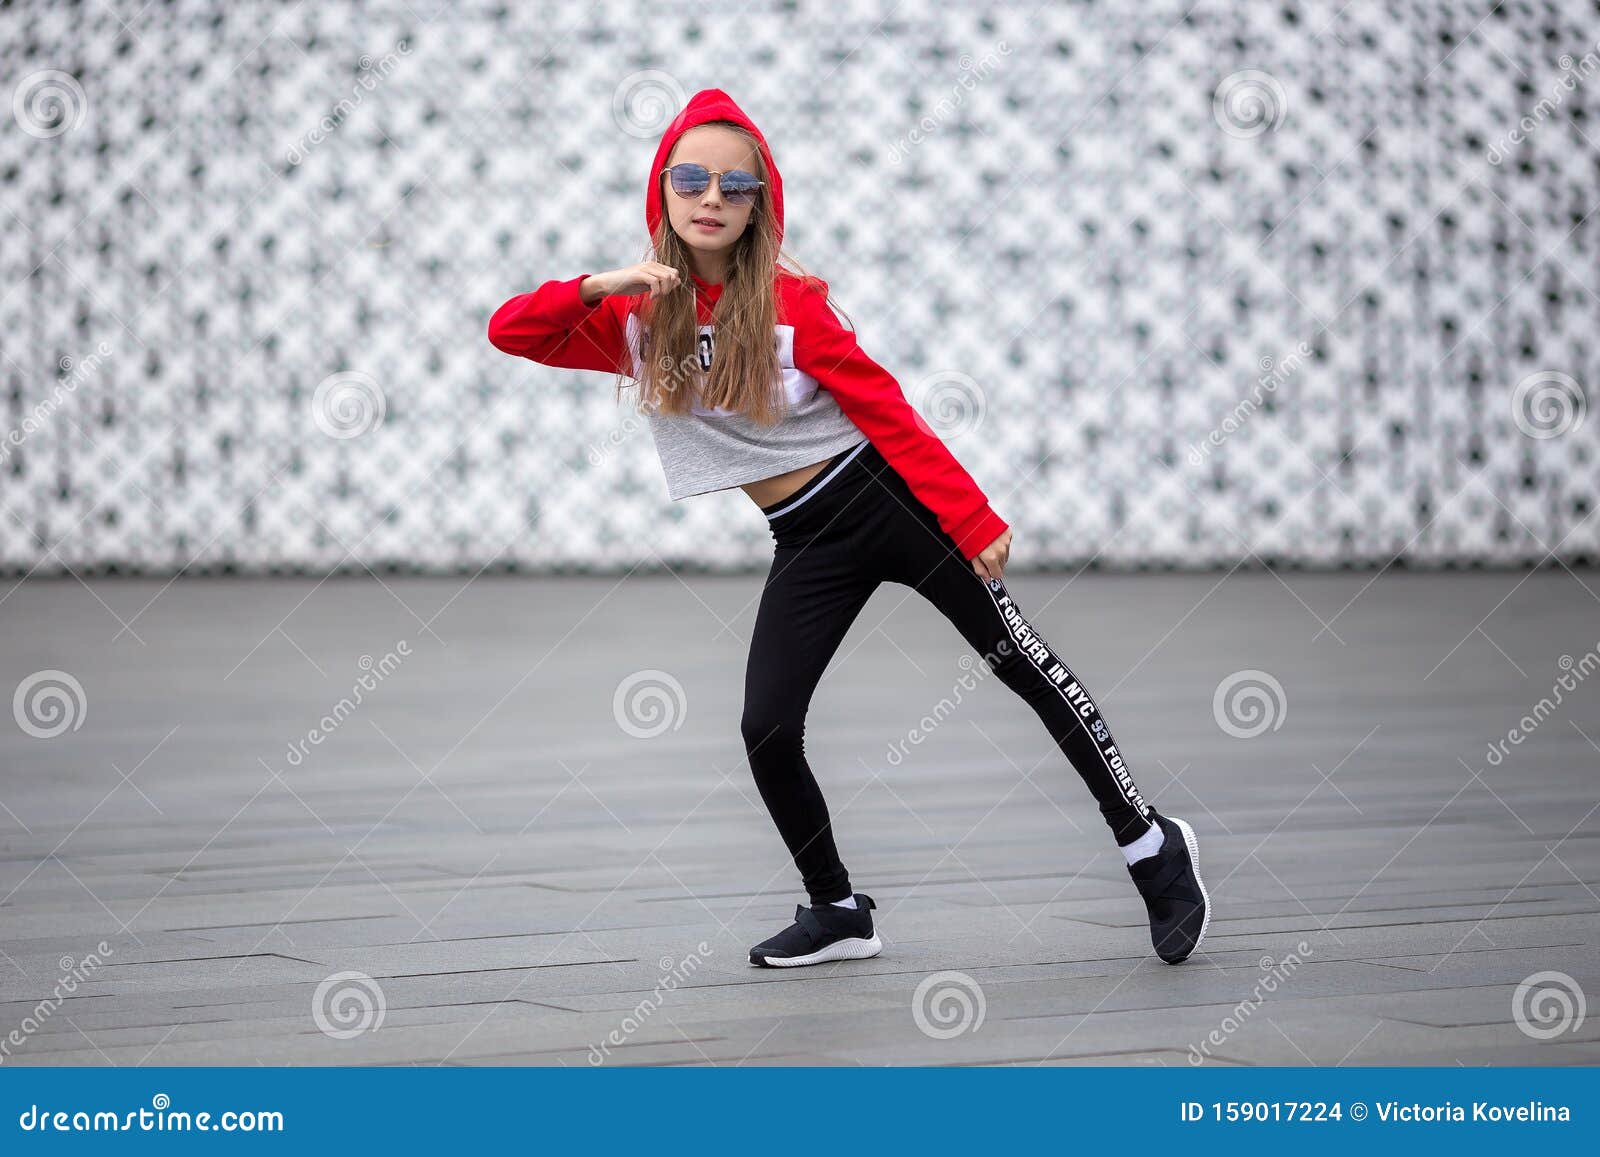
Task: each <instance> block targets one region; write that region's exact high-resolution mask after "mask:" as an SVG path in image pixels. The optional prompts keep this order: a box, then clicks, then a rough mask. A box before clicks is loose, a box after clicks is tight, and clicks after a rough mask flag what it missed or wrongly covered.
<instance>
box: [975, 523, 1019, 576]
mask: <svg viewBox="0 0 1600 1157" xmlns="http://www.w3.org/2000/svg"><path fill="white" fill-rule="evenodd" d="M1010 555H1011V531H1010V529H1009V528H1007V529H1006V530H1003V531H1001V533H1000V537H999V538H997V539H995V540H994V541H993V542H991V543H990V544H989V545H988V546H986V547H984V548H983V549H982V550H981V551H979V552H978V553H977V554H976V555H974V556H973V559H972V569H973V570H975V571H977V572H978V577H979V578H985V579H991V578H1001V577H1003V576H1002V574H1001V572H1002V571H1004V570H1005V568H1006V560H1007V559H1008V558H1009V557H1010Z"/></svg>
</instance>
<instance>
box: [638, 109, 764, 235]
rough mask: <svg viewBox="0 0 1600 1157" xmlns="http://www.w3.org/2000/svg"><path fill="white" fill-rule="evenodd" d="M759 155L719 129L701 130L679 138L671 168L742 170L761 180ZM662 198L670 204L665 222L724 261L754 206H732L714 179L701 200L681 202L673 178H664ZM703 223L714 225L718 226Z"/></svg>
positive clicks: (728, 131)
mask: <svg viewBox="0 0 1600 1157" xmlns="http://www.w3.org/2000/svg"><path fill="white" fill-rule="evenodd" d="M758 156H759V154H758V153H757V152H756V150H755V149H754V148H753V147H752V146H751V144H750V143H749V141H747V140H746V139H745V138H744V137H742V136H740V135H739V134H738V133H736V132H733V131H732V130H731V129H726V128H723V127H722V126H721V125H697V126H696V127H695V128H692V129H690V130H689V131H688V132H686V133H684V134H683V136H681V137H679V138H678V140H677V143H676V144H674V145H673V146H672V153H671V155H669V156H668V157H667V166H668V167H670V166H672V165H677V164H683V163H694V164H698V165H704V166H705V167H706V168H707V169H709V170H712V171H713V172H716V173H729V172H732V171H733V170H734V169H743V170H744V171H745V172H747V173H755V174H756V175H757V176H760V172H761V170H760V169H759V168H758V165H759V163H760V162H759V160H758ZM658 179H659V180H660V182H661V187H662V195H663V196H664V197H665V199H666V202H665V203H666V207H667V220H668V221H669V222H670V223H671V225H672V228H673V231H674V232H675V233H677V235H678V236H679V237H681V238H682V239H683V242H684V244H685V245H687V246H689V248H691V249H694V250H697V251H698V252H699V253H700V254H701V255H704V256H713V255H715V256H723V255H725V253H726V251H727V250H728V249H729V248H730V247H731V246H732V245H733V243H734V242H735V241H737V240H739V236H740V234H742V233H743V232H744V230H745V226H746V225H748V224H749V223H750V214H751V213H753V212H755V204H754V203H753V202H752V203H751V204H749V205H733V204H730V203H729V202H728V201H727V200H726V199H725V198H724V197H723V196H722V185H721V182H720V181H718V180H715V179H713V180H712V182H711V183H710V184H709V185H707V186H706V190H705V192H703V193H701V194H700V195H699V196H698V197H680V196H679V195H678V194H677V193H675V192H673V191H672V181H671V178H669V177H667V176H665V175H661V176H660V177H658ZM702 222H706V223H710V222H716V226H715V227H710V226H709V224H702Z"/></svg>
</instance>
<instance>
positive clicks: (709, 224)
mask: <svg viewBox="0 0 1600 1157" xmlns="http://www.w3.org/2000/svg"><path fill="white" fill-rule="evenodd" d="M694 223H695V224H696V225H698V226H699V227H700V228H702V229H704V230H706V231H708V232H710V231H711V230H715V229H721V228H722V222H720V221H705V220H700V219H696V220H695V222H694Z"/></svg>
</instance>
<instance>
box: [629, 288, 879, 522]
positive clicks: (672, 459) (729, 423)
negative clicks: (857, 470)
mask: <svg viewBox="0 0 1600 1157" xmlns="http://www.w3.org/2000/svg"><path fill="white" fill-rule="evenodd" d="M639 328H640V325H639V320H638V318H636V317H632V316H630V317H629V318H628V344H629V346H630V348H631V349H632V351H633V377H634V378H635V380H637V379H638V377H639V354H638V350H639V337H640V332H639ZM700 332H701V334H703V335H709V334H711V333H712V327H711V326H709V325H702V326H701V327H700ZM777 340H778V364H779V366H780V367H781V368H782V370H781V374H782V383H783V390H784V396H785V397H786V398H787V399H788V403H789V408H788V411H787V412H786V414H785V415H784V417H783V419H782V420H781V421H779V422H778V423H776V424H775V425H771V426H762V425H760V424H759V423H757V422H755V421H754V420H753V419H751V418H748V417H746V416H745V415H743V414H739V413H736V412H733V411H730V410H726V409H723V408H721V407H713V408H703V407H701V406H698V405H696V406H695V407H694V410H693V412H692V413H689V414H665V413H655V412H653V411H651V410H649V409H645V410H643V411H642V412H643V414H644V416H645V419H646V421H647V422H648V423H649V425H650V436H651V438H652V439H654V441H655V446H656V454H657V455H658V456H659V457H660V459H661V469H662V472H663V473H664V474H665V475H666V478H667V495H668V496H669V497H670V498H673V499H678V498H688V497H689V496H690V495H693V494H704V493H706V492H707V491H711V490H724V489H726V488H728V487H730V486H740V485H743V484H744V483H746V482H756V481H759V480H760V479H762V478H771V477H772V476H773V475H775V474H782V473H784V472H785V471H789V470H797V469H799V468H800V467H801V466H809V465H811V464H812V463H813V462H822V461H825V460H826V459H828V458H831V457H833V455H835V454H837V453H838V452H839V451H841V450H848V449H849V448H850V447H852V446H854V445H856V444H857V443H858V442H861V441H863V440H864V439H865V438H866V435H865V434H863V433H862V432H861V429H860V427H858V426H857V425H856V424H855V423H854V422H853V421H851V420H850V419H849V418H848V417H847V416H846V415H845V413H844V411H843V410H841V409H840V408H839V403H838V402H837V401H836V400H835V399H834V397H833V395H832V394H831V393H829V392H828V391H827V390H823V389H819V388H818V387H817V381H816V379H815V378H813V377H811V376H810V375H808V374H805V373H802V372H801V371H800V370H799V369H797V368H796V367H795V364H794V327H793V326H791V325H780V326H778V327H777ZM710 351H711V343H710V342H709V341H702V342H701V343H700V364H701V368H702V369H704V370H709V369H710V368H711V366H710V358H711V352H710Z"/></svg>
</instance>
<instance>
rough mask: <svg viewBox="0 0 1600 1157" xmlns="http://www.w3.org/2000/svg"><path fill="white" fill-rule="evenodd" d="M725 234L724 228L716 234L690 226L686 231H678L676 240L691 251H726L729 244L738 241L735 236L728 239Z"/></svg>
mask: <svg viewBox="0 0 1600 1157" xmlns="http://www.w3.org/2000/svg"><path fill="white" fill-rule="evenodd" d="M726 233H727V229H726V228H724V229H722V230H719V231H718V232H716V233H706V232H704V231H702V230H700V229H697V228H695V227H694V226H693V225H690V226H689V227H688V228H687V229H679V230H678V240H680V241H682V242H683V243H684V244H685V245H687V246H689V248H691V249H705V250H712V249H726V248H727V247H728V246H729V245H730V244H732V243H733V242H734V241H737V240H738V237H737V236H735V237H728V236H726Z"/></svg>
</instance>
